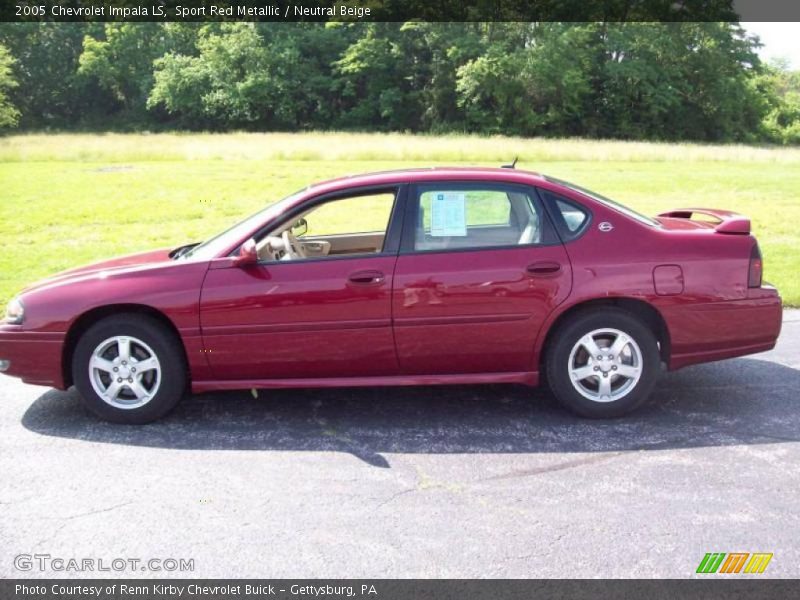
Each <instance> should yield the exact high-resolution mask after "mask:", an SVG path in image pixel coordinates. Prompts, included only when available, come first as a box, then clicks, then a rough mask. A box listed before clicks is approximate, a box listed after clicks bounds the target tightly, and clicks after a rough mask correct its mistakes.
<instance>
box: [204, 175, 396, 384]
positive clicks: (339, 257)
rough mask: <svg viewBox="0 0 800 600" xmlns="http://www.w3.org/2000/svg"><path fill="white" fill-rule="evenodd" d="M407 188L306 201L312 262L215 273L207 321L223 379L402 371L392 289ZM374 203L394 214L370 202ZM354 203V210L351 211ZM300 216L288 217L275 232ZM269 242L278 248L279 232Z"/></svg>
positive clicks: (224, 264)
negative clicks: (396, 344)
mask: <svg viewBox="0 0 800 600" xmlns="http://www.w3.org/2000/svg"><path fill="white" fill-rule="evenodd" d="M402 189H403V188H402V186H390V187H388V188H381V189H378V190H376V189H371V188H370V189H359V190H349V191H348V192H347V193H345V194H342V193H338V194H336V195H334V196H333V197H328V196H325V197H322V198H316V199H313V200H310V201H308V202H307V203H304V205H303V207H301V210H302V211H303V213H304V214H305V215H306V216H305V217H304V218H305V219H306V220H307V223H308V227H309V231H308V238H307V239H306V237H305V236H304V237H301V238H298V240H299V244H300V245H302V246H303V247H305V248H306V250H307V251H306V252H304V253H305V254H306V257H305V258H297V259H292V260H287V257H286V256H285V255H284V256H283V257H282V259H277V258H276V257H275V256H271V257H266V258H264V259H263V260H260V261H259V262H258V264H254V265H251V266H248V267H235V266H231V265H230V264H229V261H219V264H212V265H211V268H210V269H209V271H208V274H207V276H206V279H205V282H204V284H203V290H202V295H201V302H200V318H201V326H202V332H203V342H204V347H205V351H206V355H207V358H208V361H209V364H210V367H211V369H212V371H213V374H214V376H215V378H216V379H220V380H264V379H311V378H333V377H335V378H341V377H363V376H386V375H395V374H397V373H398V364H397V357H396V352H395V347H394V339H393V334H392V328H391V289H392V274H393V271H394V266H395V262H396V260H397V250H398V247H399V235H400V226H401V223H400V221H401V219H400V218H395V215H399V214H402V213H400V212H399V211H400V206H401V204H402V198H403V194H402ZM374 198H382V199H383V201H384V202H388V206H387V205H381V206H373V205H371V204H369V202H368V201H369V200H371V199H374ZM387 198H388V200H387ZM353 199H355V200H356V201H357V202H355V204H356V206H352V205H350V204H348V203H347V201H351V200H353ZM365 199H366V200H367V202H364V200H365ZM308 206H311V207H312V209H311V213H310V214H308V210H309V209H308ZM315 215H316V216H315ZM296 218H297V215H294V214H293V215H288V216H287V220H286V221H285V223H284V224H282V225H280V226H279V227H278V228H277V231H278V232H279V231H280V230H281V229H282V228H285V227H286V223H288V222H289V221H293V220H295V219H296ZM326 219H327V222H326ZM320 221H323V222H322V223H320ZM262 237H263V238H264V240H269V239H278V240H280V235H278V236H276V235H275V231H267V232H264V235H263V236H262ZM348 240H350V241H349V242H348ZM364 240H366V241H364ZM257 242H258V244H260V245H263V244H265V243H266V242H262V241H260V240H257ZM321 247H324V248H325V250H324V252H325V254H321V253H320V248H321ZM269 251H270V252H271V251H272V250H271V249H270V250H269ZM278 254H280V252H278Z"/></svg>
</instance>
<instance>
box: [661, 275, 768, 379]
mask: <svg viewBox="0 0 800 600" xmlns="http://www.w3.org/2000/svg"><path fill="white" fill-rule="evenodd" d="M662 314H663V316H664V319H665V321H666V322H667V327H668V329H669V332H670V342H671V352H670V361H669V368H670V370H674V369H680V368H681V367H686V366H688V365H693V364H697V363H704V362H710V361H714V360H721V359H724V358H733V357H736V356H745V355H747V354H755V353H757V352H765V351H767V350H771V349H772V348H774V347H775V343H776V342H777V340H778V335H779V334H780V332H781V322H782V319H783V311H782V306H781V298H780V296H779V295H778V291H777V290H776V289H775V288H773V287H771V286H764V287H760V288H753V289H750V290H748V297H747V298H746V299H742V300H728V301H723V302H705V303H698V304H688V305H687V304H683V305H679V306H674V307H670V308H668V309H665V310H663V311H662Z"/></svg>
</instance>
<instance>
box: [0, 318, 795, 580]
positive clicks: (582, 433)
mask: <svg viewBox="0 0 800 600" xmlns="http://www.w3.org/2000/svg"><path fill="white" fill-rule="evenodd" d="M798 390H800V311H787V312H786V313H785V314H784V328H783V334H782V337H781V339H780V342H779V345H778V347H777V348H776V349H775V350H774V351H772V352H768V353H764V354H760V355H757V356H753V357H748V358H742V359H733V360H728V361H724V362H720V363H715V364H710V365H703V366H698V367H691V368H687V369H684V370H682V371H678V372H675V373H670V374H667V375H665V376H664V377H663V379H662V381H661V383H660V385H659V386H658V389H657V391H656V393H655V394H654V397H653V399H652V401H651V403H650V404H649V405H648V406H647V407H645V408H644V409H643V410H641V411H639V412H638V413H636V414H635V415H634V416H632V417H628V418H625V419H620V420H616V421H609V422H595V421H588V420H582V419H578V418H576V417H573V416H571V415H570V414H567V413H565V412H564V411H562V410H561V409H560V408H559V407H558V405H557V404H556V403H555V400H553V399H552V398H551V397H550V396H549V395H548V394H547V393H545V392H542V391H534V392H531V391H530V390H528V389H526V388H524V387H505V386H482V387H452V388H445V387H438V388H434V387H430V388H412V389H402V388H397V389H356V390H353V389H348V390H338V391H337V390H294V391H280V392H261V393H260V394H259V397H258V398H256V399H254V398H253V397H252V396H251V395H250V394H249V393H236V394H211V395H205V396H197V397H194V398H191V399H189V400H187V401H184V402H183V403H182V405H181V406H180V407H179V408H178V409H177V410H176V411H175V412H174V413H173V414H171V415H170V416H169V417H168V418H167V419H165V420H163V421H161V422H158V423H154V424H151V425H147V426H144V427H128V426H119V425H111V424H107V423H104V422H100V421H98V420H96V419H94V418H93V417H91V416H90V415H89V414H88V413H87V412H85V411H84V409H83V408H82V407H81V405H80V404H79V400H78V398H77V396H76V395H75V392H66V393H65V392H56V391H53V390H47V389H44V388H39V387H32V386H27V385H23V384H21V383H20V382H18V381H17V380H13V379H9V378H5V377H3V378H0V473H2V475H1V476H0V539H2V541H3V543H2V546H1V547H2V550H0V576H2V577H20V576H25V577H31V576H32V577H38V576H75V577H81V576H82V577H92V576H97V575H98V574H99V575H102V576H115V575H120V576H153V575H157V576H159V577H169V576H193V577H245V576H247V577H367V578H370V577H403V578H405V577H602V576H611V577H689V576H693V575H694V572H695V569H696V568H697V565H698V563H699V562H700V560H701V559H702V558H703V556H704V554H705V553H706V552H772V553H774V558H773V559H772V562H771V563H770V564H769V567H768V568H767V570H766V572H765V573H764V574H763V575H759V576H758V577H798V576H800V541H798V540H800V493H799V491H800V393H799V392H798ZM20 554H30V555H33V554H49V555H50V556H51V557H55V558H59V557H60V558H64V559H69V558H77V559H79V560H80V559H83V558H91V559H95V560H103V561H105V563H106V565H108V564H110V563H111V561H113V560H114V559H116V558H123V559H130V558H138V559H142V560H148V559H152V558H155V559H167V558H176V559H181V558H183V559H194V571H193V572H190V573H180V572H169V573H168V572H163V571H162V572H159V573H152V572H146V571H141V570H138V569H137V570H134V569H132V568H127V567H126V569H125V570H123V571H121V572H119V573H116V572H114V571H112V572H110V573H97V572H91V571H83V572H80V571H70V572H60V571H54V570H53V569H52V565H51V566H50V567H49V568H48V569H45V570H44V571H39V570H38V568H37V567H36V566H35V565H34V567H33V569H34V570H32V571H19V570H18V569H17V568H16V567H15V557H16V556H18V555H20ZM705 577H709V576H708V575H706V576H705ZM712 577H713V576H712ZM727 577H730V576H727Z"/></svg>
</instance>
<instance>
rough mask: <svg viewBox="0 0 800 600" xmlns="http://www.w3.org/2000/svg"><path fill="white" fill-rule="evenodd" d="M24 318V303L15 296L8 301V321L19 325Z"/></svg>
mask: <svg viewBox="0 0 800 600" xmlns="http://www.w3.org/2000/svg"><path fill="white" fill-rule="evenodd" d="M24 318H25V307H24V306H23V305H22V301H21V300H20V299H19V298H14V299H13V300H12V301H11V302H9V303H8V308H6V323H12V324H13V325H19V324H20V323H22V320H23V319H24Z"/></svg>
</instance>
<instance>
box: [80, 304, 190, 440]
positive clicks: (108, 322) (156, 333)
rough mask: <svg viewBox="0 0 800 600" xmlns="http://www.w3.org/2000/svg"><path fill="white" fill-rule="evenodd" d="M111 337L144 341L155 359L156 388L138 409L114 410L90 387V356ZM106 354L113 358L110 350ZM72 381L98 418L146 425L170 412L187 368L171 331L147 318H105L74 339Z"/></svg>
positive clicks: (127, 392) (183, 388)
mask: <svg viewBox="0 0 800 600" xmlns="http://www.w3.org/2000/svg"><path fill="white" fill-rule="evenodd" d="M115 336H129V337H130V338H134V339H135V340H140V341H141V342H144V344H146V345H147V346H148V347H149V349H150V350H152V352H153V353H155V355H156V357H157V359H158V362H159V366H160V380H159V384H158V387H157V389H156V391H155V393H154V395H153V396H152V398H150V399H149V400H147V401H146V403H144V404H143V405H142V406H138V407H135V408H118V407H117V406H114V405H112V404H110V403H108V402H106V401H105V400H104V399H103V398H102V397H101V396H100V395H99V394H98V393H97V391H96V390H95V389H94V387H93V385H92V378H91V376H90V372H89V364H90V361H91V359H92V355H93V353H94V351H95V349H97V348H98V346H100V344H102V343H103V342H104V341H106V340H108V339H110V338H113V337H115ZM118 348H119V347H117V349H118ZM141 348H142V347H140V346H137V345H136V344H135V343H134V344H132V352H139V353H141V352H142V349H141ZM110 352H111V353H112V355H113V353H114V349H113V347H112V349H111V350H110ZM131 364H134V363H131ZM140 375H141V373H140ZM154 376H155V375H152V376H148V377H154ZM72 380H73V381H74V383H75V387H76V388H77V389H78V392H80V395H81V397H82V398H83V402H84V404H85V405H86V407H87V408H88V409H89V410H90V411H92V412H93V413H94V414H96V415H97V416H98V417H100V418H101V419H105V420H106V421H111V422H114V423H124V424H132V425H140V424H144V423H149V422H151V421H155V420H156V419H159V418H161V417H163V416H164V415H166V414H167V413H168V412H169V411H171V410H172V409H173V408H174V407H175V405H176V404H177V403H178V402H179V401H180V399H181V398H182V397H183V395H184V393H185V391H186V382H187V369H186V362H185V359H184V352H183V347H182V345H181V342H180V341H179V340H178V339H177V338H176V336H175V335H174V334H173V333H172V332H170V331H169V330H167V329H166V328H165V327H164V326H163V325H162V324H161V323H160V322H159V321H158V320H156V319H153V318H151V317H147V316H144V315H136V314H124V315H118V316H113V317H108V318H105V319H103V320H101V321H98V322H97V323H95V324H94V325H92V326H91V327H90V328H89V329H87V330H86V332H85V333H84V334H83V335H82V336H81V338H80V339H79V340H78V343H77V345H76V347H75V352H74V353H73V355H72ZM150 381H152V379H151V380H150ZM123 385H124V383H123ZM153 389H155V388H154V386H153ZM122 394H123V396H130V395H131V394H132V392H131V391H130V389H128V390H124V389H123V392H122ZM131 402H135V400H133V399H131Z"/></svg>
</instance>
